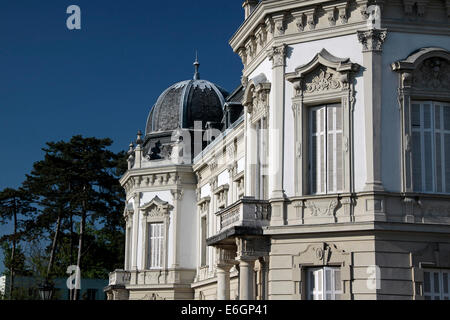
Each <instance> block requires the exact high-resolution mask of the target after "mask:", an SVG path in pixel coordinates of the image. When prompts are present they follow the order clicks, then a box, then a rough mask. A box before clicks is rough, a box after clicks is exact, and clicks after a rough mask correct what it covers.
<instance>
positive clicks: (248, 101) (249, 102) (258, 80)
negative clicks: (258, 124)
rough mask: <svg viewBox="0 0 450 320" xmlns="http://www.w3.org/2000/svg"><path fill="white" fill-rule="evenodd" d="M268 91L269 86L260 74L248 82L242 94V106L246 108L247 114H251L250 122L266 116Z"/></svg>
mask: <svg viewBox="0 0 450 320" xmlns="http://www.w3.org/2000/svg"><path fill="white" fill-rule="evenodd" d="M270 89H271V84H270V83H269V82H268V81H267V78H266V76H265V75H264V74H262V73H261V74H259V75H258V76H256V77H254V78H253V79H251V80H250V81H249V83H248V86H247V88H246V90H245V92H244V99H243V105H244V106H246V107H247V112H249V113H251V114H252V120H257V119H259V118H261V117H262V116H264V117H267V116H268V113H269V95H270Z"/></svg>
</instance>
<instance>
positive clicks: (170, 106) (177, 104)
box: [146, 61, 228, 134]
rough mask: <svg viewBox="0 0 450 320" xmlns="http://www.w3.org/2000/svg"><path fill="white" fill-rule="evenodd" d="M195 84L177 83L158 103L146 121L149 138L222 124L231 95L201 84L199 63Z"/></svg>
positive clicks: (190, 82)
mask: <svg viewBox="0 0 450 320" xmlns="http://www.w3.org/2000/svg"><path fill="white" fill-rule="evenodd" d="M194 65H196V72H195V75H194V79H193V80H186V81H181V82H178V83H176V84H174V85H172V86H171V87H169V88H168V89H166V90H165V91H164V92H163V93H162V94H161V95H160V96H159V98H158V100H157V101H156V104H155V105H154V106H153V108H152V110H151V111H150V114H149V116H148V120H147V127H146V134H149V133H152V132H158V131H171V130H175V129H177V128H184V129H191V128H194V121H202V126H203V128H204V127H205V125H206V122H221V120H222V117H223V105H224V103H225V97H226V96H227V95H228V93H227V92H226V91H225V90H224V89H222V88H220V87H218V86H216V85H215V84H214V83H211V82H209V81H207V80H200V79H199V77H200V76H199V73H198V66H199V64H198V62H197V61H196V63H195V64H194Z"/></svg>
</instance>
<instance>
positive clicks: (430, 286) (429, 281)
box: [423, 270, 450, 300]
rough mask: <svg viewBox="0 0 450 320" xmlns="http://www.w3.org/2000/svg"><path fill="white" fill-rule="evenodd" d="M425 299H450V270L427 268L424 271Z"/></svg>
mask: <svg viewBox="0 0 450 320" xmlns="http://www.w3.org/2000/svg"><path fill="white" fill-rule="evenodd" d="M423 296H424V298H425V300H450V270H427V271H424V273H423Z"/></svg>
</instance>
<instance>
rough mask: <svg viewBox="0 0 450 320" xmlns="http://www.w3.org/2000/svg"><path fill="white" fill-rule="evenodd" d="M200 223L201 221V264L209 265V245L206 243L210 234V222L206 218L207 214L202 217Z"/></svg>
mask: <svg viewBox="0 0 450 320" xmlns="http://www.w3.org/2000/svg"><path fill="white" fill-rule="evenodd" d="M200 223H201V226H200V227H201V234H200V236H201V239H200V241H201V261H200V263H201V266H202V267H204V266H206V265H207V263H208V247H207V245H206V238H207V236H208V234H207V232H208V224H207V219H206V215H205V216H203V217H201V218H200Z"/></svg>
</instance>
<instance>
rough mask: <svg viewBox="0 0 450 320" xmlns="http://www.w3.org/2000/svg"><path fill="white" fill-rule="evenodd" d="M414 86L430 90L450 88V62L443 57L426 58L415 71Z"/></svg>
mask: <svg viewBox="0 0 450 320" xmlns="http://www.w3.org/2000/svg"><path fill="white" fill-rule="evenodd" d="M412 85H413V87H414V88H418V89H430V90H450V63H449V61H447V60H444V59H442V58H430V59H427V60H425V61H424V62H423V63H422V65H421V66H419V68H417V69H416V70H415V71H414V72H413V82H412Z"/></svg>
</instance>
